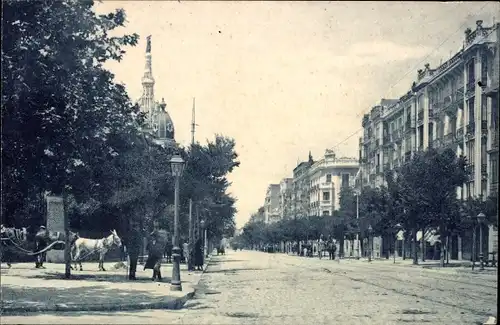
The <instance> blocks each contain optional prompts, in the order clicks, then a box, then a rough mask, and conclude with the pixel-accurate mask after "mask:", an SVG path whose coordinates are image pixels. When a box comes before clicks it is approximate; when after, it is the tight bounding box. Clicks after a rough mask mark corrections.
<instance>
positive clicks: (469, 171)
mask: <svg viewBox="0 0 500 325" xmlns="http://www.w3.org/2000/svg"><path fill="white" fill-rule="evenodd" d="M466 170H467V172H468V173H469V174H470V175H471V176H473V175H474V164H468V165H467V168H466Z"/></svg>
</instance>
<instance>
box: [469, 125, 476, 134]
mask: <svg viewBox="0 0 500 325" xmlns="http://www.w3.org/2000/svg"><path fill="white" fill-rule="evenodd" d="M475 131H476V123H474V122H470V123H469V124H467V135H473V134H474V132H475Z"/></svg>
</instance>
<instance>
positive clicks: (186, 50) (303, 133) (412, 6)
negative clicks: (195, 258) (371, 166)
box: [96, 1, 500, 227]
mask: <svg viewBox="0 0 500 325" xmlns="http://www.w3.org/2000/svg"><path fill="white" fill-rule="evenodd" d="M115 8H123V9H124V10H125V12H126V14H127V25H126V27H125V28H121V29H119V30H117V31H116V32H117V34H131V33H137V34H139V35H140V41H139V44H138V45H137V46H136V47H131V48H126V51H127V53H126V54H125V56H124V59H123V60H122V61H121V62H119V63H118V62H109V63H107V66H106V67H107V68H108V69H110V70H111V71H112V72H113V73H114V74H115V76H116V81H117V82H120V83H123V84H124V85H125V86H126V88H127V91H128V93H129V96H130V97H131V99H132V100H133V101H134V102H135V101H136V100H137V99H138V98H139V97H140V96H141V93H142V85H141V77H142V75H143V73H144V63H145V59H144V53H145V48H146V36H148V35H152V57H153V59H152V60H153V76H154V78H155V80H156V84H155V97H156V99H157V100H161V98H162V97H163V98H164V99H165V102H166V103H167V110H168V112H169V114H170V115H171V117H172V120H173V122H174V125H175V132H176V134H175V137H176V140H177V141H178V142H179V143H181V144H183V145H187V144H189V142H190V139H191V134H190V132H191V130H190V123H191V109H192V101H193V97H195V98H196V123H197V124H198V126H197V128H196V134H195V137H196V140H197V141H200V142H202V143H204V142H205V141H206V139H214V136H215V134H222V135H225V136H229V137H232V138H234V139H235V141H236V151H237V153H238V154H239V161H240V162H241V165H240V167H239V168H237V169H236V170H235V171H234V172H233V173H232V174H231V175H230V176H229V179H230V181H231V182H232V185H231V187H230V192H231V194H232V195H234V196H235V197H236V198H237V203H236V207H237V209H238V213H237V215H236V223H237V226H238V227H242V226H243V225H244V224H245V222H246V221H247V220H248V219H249V218H250V216H251V214H252V213H253V212H255V211H256V210H257V209H258V208H259V207H260V206H262V205H263V203H264V197H265V193H266V189H267V187H268V185H269V184H271V183H279V182H280V180H281V179H283V178H285V177H291V176H292V170H293V168H295V167H296V166H297V162H298V161H299V160H300V161H303V160H306V159H307V157H308V153H309V151H311V153H312V155H313V157H314V158H315V159H320V158H321V156H322V155H323V154H324V151H325V149H327V148H334V150H335V151H336V153H337V156H350V157H351V156H352V157H357V151H358V139H359V136H360V134H361V132H360V131H361V118H362V115H363V114H364V113H367V112H368V111H369V110H370V109H371V107H372V106H374V105H376V104H377V103H378V102H380V99H381V98H399V97H400V96H402V95H403V94H405V93H406V92H407V91H408V90H409V89H410V85H411V83H412V82H413V80H415V78H416V74H417V72H416V71H417V70H418V69H422V68H423V67H424V64H425V63H427V62H428V63H430V64H431V68H433V67H436V66H438V65H439V64H440V63H441V62H444V61H445V60H447V59H449V58H450V57H451V56H452V55H453V54H455V53H456V52H457V51H458V50H459V49H460V48H461V47H462V43H463V40H464V30H465V29H466V28H467V27H470V28H471V29H474V28H475V25H476V23H475V22H476V20H478V19H482V20H483V21H484V22H483V26H484V27H488V26H491V25H492V23H493V21H494V17H495V15H496V17H497V19H498V18H500V5H499V4H497V3H495V2H488V3H487V2H465V3H438V2H405V3H398V2H324V1H321V2H312V1H308V2H284V1H279V2H278V1H277V2H272V1H269V2H256V1H252V2H244V1H234V2H233V1H201V2H196V1H181V2H178V1H103V2H102V3H98V4H97V5H96V11H97V12H98V13H104V12H110V11H113V10H114V9H115ZM357 131H358V132H359V133H357V134H355V132H357ZM353 134H355V135H353ZM350 136H351V137H350ZM339 143H340V144H339Z"/></svg>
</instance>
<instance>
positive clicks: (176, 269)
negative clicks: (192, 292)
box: [170, 155, 184, 291]
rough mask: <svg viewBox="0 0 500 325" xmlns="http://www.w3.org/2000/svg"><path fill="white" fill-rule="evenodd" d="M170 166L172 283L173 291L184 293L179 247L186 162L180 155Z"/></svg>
mask: <svg viewBox="0 0 500 325" xmlns="http://www.w3.org/2000/svg"><path fill="white" fill-rule="evenodd" d="M170 166H171V168H172V175H173V176H174V177H175V198H174V207H175V213H174V242H173V245H174V247H173V249H172V257H173V262H174V263H173V269H172V281H170V290H171V291H182V284H181V270H180V263H181V249H180V247H179V183H180V182H179V181H180V178H181V175H182V170H183V169H184V160H183V159H182V157H181V156H179V155H174V156H173V157H172V159H170Z"/></svg>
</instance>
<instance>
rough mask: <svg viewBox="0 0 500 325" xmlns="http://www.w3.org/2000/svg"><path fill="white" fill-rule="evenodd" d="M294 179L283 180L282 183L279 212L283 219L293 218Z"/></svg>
mask: <svg viewBox="0 0 500 325" xmlns="http://www.w3.org/2000/svg"><path fill="white" fill-rule="evenodd" d="M292 193H293V178H283V179H282V180H281V182H280V200H279V207H278V210H279V212H280V216H281V219H289V218H291V217H292Z"/></svg>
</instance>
